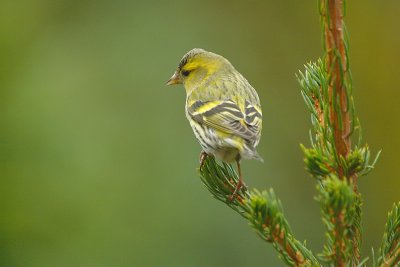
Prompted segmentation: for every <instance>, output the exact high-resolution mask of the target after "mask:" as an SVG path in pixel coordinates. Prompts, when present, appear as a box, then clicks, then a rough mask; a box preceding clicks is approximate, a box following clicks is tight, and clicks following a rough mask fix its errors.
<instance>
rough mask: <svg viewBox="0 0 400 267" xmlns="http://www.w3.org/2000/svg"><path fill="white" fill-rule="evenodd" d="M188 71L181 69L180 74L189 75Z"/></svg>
mask: <svg viewBox="0 0 400 267" xmlns="http://www.w3.org/2000/svg"><path fill="white" fill-rule="evenodd" d="M189 73H190V71H189V70H183V71H182V75H183V76H189Z"/></svg>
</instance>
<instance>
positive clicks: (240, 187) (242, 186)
mask: <svg viewBox="0 0 400 267" xmlns="http://www.w3.org/2000/svg"><path fill="white" fill-rule="evenodd" d="M243 188H244V189H247V187H246V185H245V184H244V182H243V181H242V180H239V182H238V183H237V184H236V187H235V190H234V191H233V193H232V195H230V196H229V197H228V200H229V202H232V201H233V200H234V199H235V198H236V197H237V196H238V193H239V192H240V190H242V189H243Z"/></svg>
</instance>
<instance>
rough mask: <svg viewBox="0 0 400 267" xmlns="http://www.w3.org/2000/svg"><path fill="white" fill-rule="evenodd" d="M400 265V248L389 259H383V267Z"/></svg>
mask: <svg viewBox="0 0 400 267" xmlns="http://www.w3.org/2000/svg"><path fill="white" fill-rule="evenodd" d="M399 265H400V247H399V248H398V249H397V250H396V251H394V253H393V254H391V256H390V257H389V258H388V259H383V263H382V264H381V267H389V266H394V267H397V266H399Z"/></svg>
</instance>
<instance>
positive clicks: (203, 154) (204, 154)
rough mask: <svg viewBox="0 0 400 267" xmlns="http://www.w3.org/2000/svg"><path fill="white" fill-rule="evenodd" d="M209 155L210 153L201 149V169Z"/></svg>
mask: <svg viewBox="0 0 400 267" xmlns="http://www.w3.org/2000/svg"><path fill="white" fill-rule="evenodd" d="M207 156H208V154H207V153H206V152H204V151H201V153H200V170H201V168H203V165H204V162H205V161H206V159H207Z"/></svg>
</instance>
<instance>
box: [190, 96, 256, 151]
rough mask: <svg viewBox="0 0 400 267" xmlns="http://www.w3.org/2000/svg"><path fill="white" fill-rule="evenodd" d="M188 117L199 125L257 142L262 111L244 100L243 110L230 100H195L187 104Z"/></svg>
mask: <svg viewBox="0 0 400 267" xmlns="http://www.w3.org/2000/svg"><path fill="white" fill-rule="evenodd" d="M187 111H188V114H189V115H190V117H191V118H192V119H193V120H194V121H196V122H197V123H199V124H201V125H205V126H208V127H211V128H214V129H216V130H219V131H222V132H225V133H227V134H232V135H236V136H240V137H242V138H243V139H245V140H248V141H250V142H251V143H253V144H254V143H258V140H259V137H260V132H261V122H262V113H261V110H260V108H259V107H256V106H255V105H252V104H250V103H249V102H248V101H246V102H245V105H244V110H243V111H242V110H241V109H240V108H239V106H238V105H237V104H236V103H235V102H234V101H232V100H215V101H200V100H198V101H195V102H193V103H191V105H190V106H188V109H187Z"/></svg>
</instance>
